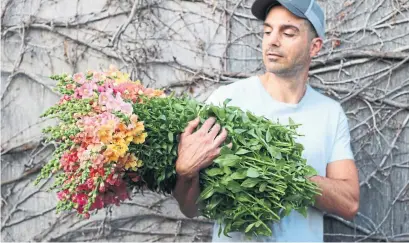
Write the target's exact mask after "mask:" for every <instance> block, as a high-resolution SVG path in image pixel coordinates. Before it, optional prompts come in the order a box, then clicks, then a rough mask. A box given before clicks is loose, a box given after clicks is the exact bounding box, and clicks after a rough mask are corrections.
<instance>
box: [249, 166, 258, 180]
mask: <svg viewBox="0 0 409 243" xmlns="http://www.w3.org/2000/svg"><path fill="white" fill-rule="evenodd" d="M259 176H260V174H259V173H258V171H257V170H256V169H254V168H249V169H248V170H247V177H251V178H257V177H259Z"/></svg>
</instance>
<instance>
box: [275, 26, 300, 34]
mask: <svg viewBox="0 0 409 243" xmlns="http://www.w3.org/2000/svg"><path fill="white" fill-rule="evenodd" d="M280 28H281V29H293V30H295V31H297V32H300V29H299V28H298V27H297V26H295V25H292V24H283V25H281V26H280Z"/></svg>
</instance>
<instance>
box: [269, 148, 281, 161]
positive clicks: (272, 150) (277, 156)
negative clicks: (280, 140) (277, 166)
mask: <svg viewBox="0 0 409 243" xmlns="http://www.w3.org/2000/svg"><path fill="white" fill-rule="evenodd" d="M267 150H268V152H269V153H270V155H271V157H273V158H275V159H278V160H280V159H282V156H281V152H280V151H278V150H277V148H276V147H274V146H268V147H267Z"/></svg>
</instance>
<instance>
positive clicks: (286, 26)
mask: <svg viewBox="0 0 409 243" xmlns="http://www.w3.org/2000/svg"><path fill="white" fill-rule="evenodd" d="M263 27H269V28H273V27H272V26H271V25H270V24H269V23H267V22H264V23H263ZM280 29H294V30H295V31H298V32H299V31H300V28H298V27H297V26H295V25H292V24H283V25H281V26H280Z"/></svg>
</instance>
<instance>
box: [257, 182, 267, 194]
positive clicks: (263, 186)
mask: <svg viewBox="0 0 409 243" xmlns="http://www.w3.org/2000/svg"><path fill="white" fill-rule="evenodd" d="M266 187H267V183H266V182H264V183H262V184H261V185H260V188H259V189H258V190H259V191H260V192H264V191H265V190H266Z"/></svg>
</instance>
